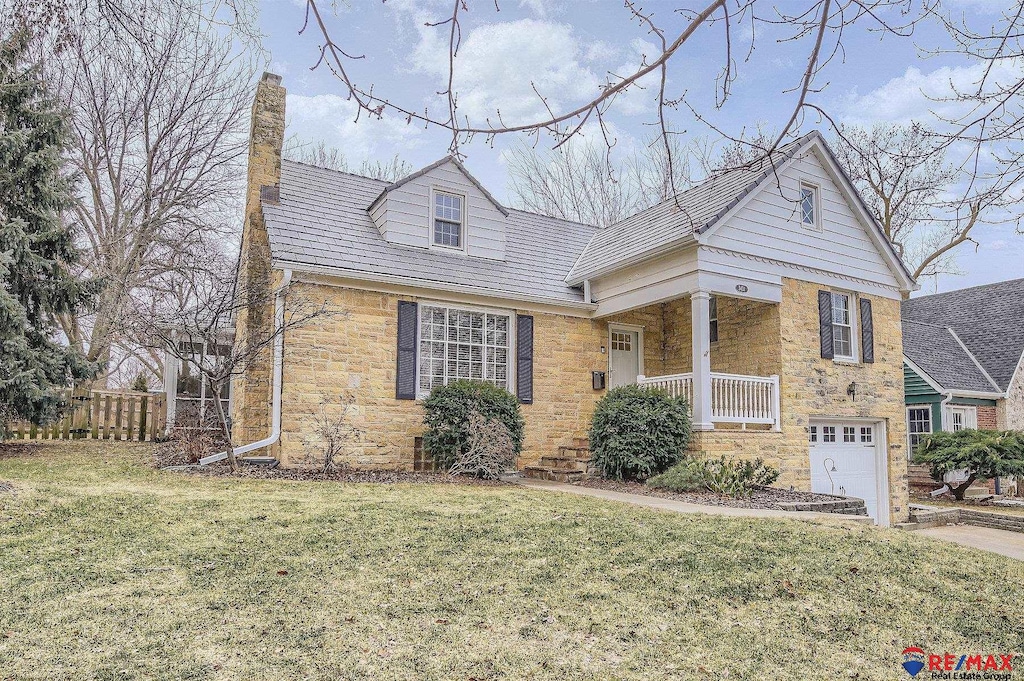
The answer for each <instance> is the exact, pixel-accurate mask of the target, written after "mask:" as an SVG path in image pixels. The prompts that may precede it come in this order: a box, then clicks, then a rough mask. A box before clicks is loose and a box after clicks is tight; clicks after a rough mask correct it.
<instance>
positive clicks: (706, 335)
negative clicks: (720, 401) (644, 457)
mask: <svg viewBox="0 0 1024 681" xmlns="http://www.w3.org/2000/svg"><path fill="white" fill-rule="evenodd" d="M710 300H711V295H710V294H709V293H708V292H707V291H696V292H695V293H693V294H692V295H691V296H690V307H691V309H692V314H691V315H690V319H691V325H690V327H691V331H692V335H693V429H694V430H714V429H715V426H714V424H712V423H711V304H710Z"/></svg>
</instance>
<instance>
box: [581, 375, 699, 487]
mask: <svg viewBox="0 0 1024 681" xmlns="http://www.w3.org/2000/svg"><path fill="white" fill-rule="evenodd" d="M689 442H690V409H689V406H688V405H687V404H686V399H685V398H682V397H670V396H669V395H668V393H665V392H663V391H661V390H651V389H649V388H641V387H640V386H636V385H624V386H620V387H618V388H613V389H612V390H609V391H608V394H607V395H605V396H604V397H603V398H601V401H600V402H598V403H597V409H596V410H595V411H594V420H593V422H592V423H591V426H590V452H591V463H592V464H593V465H594V466H595V467H596V468H597V469H598V470H599V471H601V473H602V474H603V475H604V476H605V477H611V478H617V479H620V480H621V479H623V478H629V479H641V480H642V479H646V478H649V477H650V476H652V475H656V474H658V473H660V472H662V471H663V470H665V469H666V468H668V467H669V466H671V465H672V464H674V463H675V462H676V461H679V459H681V458H682V457H683V455H684V454H685V453H686V445H687V444H689Z"/></svg>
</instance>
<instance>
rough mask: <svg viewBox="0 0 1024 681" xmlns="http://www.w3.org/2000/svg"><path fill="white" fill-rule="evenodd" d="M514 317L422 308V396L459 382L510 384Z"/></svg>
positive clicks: (438, 308) (420, 381) (469, 311)
mask: <svg viewBox="0 0 1024 681" xmlns="http://www.w3.org/2000/svg"><path fill="white" fill-rule="evenodd" d="M510 328H511V315H509V314H499V313H493V312H480V311H475V310H459V309H455V308H447V307H440V306H434V305H420V353H419V354H420V360H419V361H420V366H419V390H420V394H423V395H425V394H426V393H429V392H430V390H431V389H432V388H433V387H434V386H438V385H447V384H448V383H450V382H451V381H456V380H459V379H463V378H466V379H471V380H477V381H487V382H488V383H493V384H494V385H497V386H499V387H502V388H506V389H511V386H510V385H509V382H510V378H511V376H510V373H509V352H510V348H511V343H510V341H511V339H510V333H509V330H510Z"/></svg>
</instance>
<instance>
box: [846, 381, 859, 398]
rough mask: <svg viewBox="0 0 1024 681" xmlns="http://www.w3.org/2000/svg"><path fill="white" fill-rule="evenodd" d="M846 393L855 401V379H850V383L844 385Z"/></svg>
mask: <svg viewBox="0 0 1024 681" xmlns="http://www.w3.org/2000/svg"><path fill="white" fill-rule="evenodd" d="M846 394H847V395H849V396H850V398H851V399H852V400H853V401H854V402H856V401H857V381H850V385H848V386H846Z"/></svg>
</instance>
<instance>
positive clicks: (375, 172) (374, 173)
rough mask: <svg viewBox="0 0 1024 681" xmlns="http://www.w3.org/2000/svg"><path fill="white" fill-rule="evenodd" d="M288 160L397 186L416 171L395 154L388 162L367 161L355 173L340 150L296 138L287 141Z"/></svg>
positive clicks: (317, 142) (286, 153) (322, 142)
mask: <svg viewBox="0 0 1024 681" xmlns="http://www.w3.org/2000/svg"><path fill="white" fill-rule="evenodd" d="M284 157H285V158H287V159H289V160H291V161H298V162H299V163H305V164H307V165H311V166H317V167H318V168H328V169H330V170H338V171H341V172H343V173H348V172H352V173H354V174H356V175H362V176H363V177H372V178H373V179H375V180H383V181H385V182H396V181H398V180H400V179H402V178H403V177H405V176H406V175H410V174H412V172H413V170H415V168H413V167H412V164H410V163H409V162H407V161H404V160H402V158H401V157H400V156H399V155H398V154H395V155H394V156H393V157H391V158H390V159H388V160H387V161H380V160H377V161H370V160H368V159H364V160H363V162H362V163H360V164H359V166H358V167H357V168H356V169H355V170H354V171H353V170H351V168H350V166H349V162H348V159H347V158H346V157H345V154H344V153H343V152H342V151H341V149H339V148H338V147H332V146H329V145H328V144H327V143H326V142H324V141H323V140H318V141H316V142H307V141H303V140H301V139H299V138H298V137H296V136H295V135H292V136H291V137H289V138H288V139H287V140H286V141H285V145H284Z"/></svg>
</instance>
